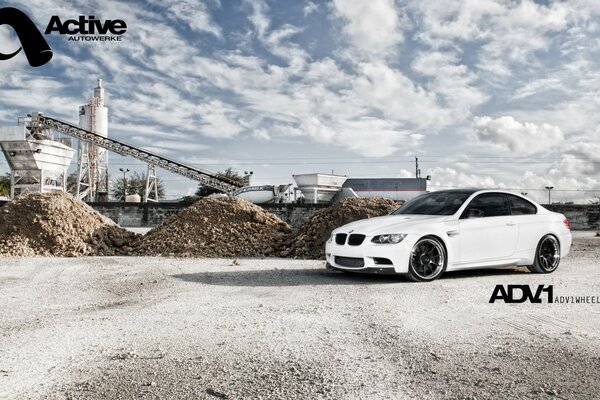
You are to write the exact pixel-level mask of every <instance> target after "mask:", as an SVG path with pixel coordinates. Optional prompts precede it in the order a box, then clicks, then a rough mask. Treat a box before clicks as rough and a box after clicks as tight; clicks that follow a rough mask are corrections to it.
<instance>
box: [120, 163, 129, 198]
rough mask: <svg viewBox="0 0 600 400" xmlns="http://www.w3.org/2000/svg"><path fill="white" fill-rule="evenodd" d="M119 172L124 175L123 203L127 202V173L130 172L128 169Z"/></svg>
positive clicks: (121, 169)
mask: <svg viewBox="0 0 600 400" xmlns="http://www.w3.org/2000/svg"><path fill="white" fill-rule="evenodd" d="M119 171H121V172H122V173H123V201H125V198H126V197H127V176H126V175H127V173H128V172H129V168H127V169H123V168H119Z"/></svg>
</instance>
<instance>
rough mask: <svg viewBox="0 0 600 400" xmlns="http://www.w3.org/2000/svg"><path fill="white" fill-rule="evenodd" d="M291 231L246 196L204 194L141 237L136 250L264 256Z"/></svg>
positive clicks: (158, 253)
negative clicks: (210, 196) (208, 195)
mask: <svg viewBox="0 0 600 400" xmlns="http://www.w3.org/2000/svg"><path fill="white" fill-rule="evenodd" d="M289 233H290V227H289V226H288V225H287V224H286V223H285V222H283V221H282V220H280V219H279V218H277V217H276V216H275V215H273V214H271V213H269V212H267V211H264V210H263V209H262V208H260V207H258V206H256V205H254V204H252V203H250V202H248V201H246V200H244V199H240V198H237V197H215V198H204V199H201V200H199V201H197V202H195V203H194V204H192V205H191V206H190V207H188V208H186V209H185V210H183V211H181V212H180V213H178V214H176V215H174V216H172V217H171V218H169V219H167V220H166V221H165V222H163V224H162V225H160V226H158V227H156V228H154V229H152V230H151V231H150V232H148V233H147V234H146V235H145V236H144V237H143V238H141V239H139V241H138V242H137V243H136V250H135V254H138V255H166V256H198V257H262V256H269V255H273V254H274V252H275V249H276V248H277V247H278V246H279V245H280V243H281V242H282V241H283V240H284V238H285V236H286V235H287V234H289Z"/></svg>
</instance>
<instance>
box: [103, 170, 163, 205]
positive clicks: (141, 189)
mask: <svg viewBox="0 0 600 400" xmlns="http://www.w3.org/2000/svg"><path fill="white" fill-rule="evenodd" d="M125 183H126V184H127V195H130V194H138V195H139V196H140V197H141V198H142V200H143V199H144V195H145V192H146V174H145V173H137V172H134V173H132V174H131V175H130V176H128V177H127V179H126V181H123V178H118V179H117V180H116V181H115V182H114V184H113V188H112V192H111V193H112V196H113V198H114V199H117V200H119V201H124V200H125V194H124V187H125ZM156 186H157V188H158V198H159V199H160V200H162V199H164V198H165V186H164V184H163V182H162V180H160V179H158V180H157V182H156Z"/></svg>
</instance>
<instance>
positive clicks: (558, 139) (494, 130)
mask: <svg viewBox="0 0 600 400" xmlns="http://www.w3.org/2000/svg"><path fill="white" fill-rule="evenodd" d="M473 126H474V128H475V133H476V135H477V138H478V139H479V140H481V141H482V142H484V143H490V144H492V145H496V146H498V147H500V148H504V149H506V150H509V151H512V152H513V154H516V155H523V154H536V153H542V152H544V151H547V150H553V149H556V147H557V146H558V145H560V144H561V143H562V142H563V140H564V135H563V133H562V131H561V130H560V128H558V127H557V126H552V125H549V124H546V123H543V124H541V125H537V124H534V123H531V122H525V123H521V122H519V121H517V120H515V119H514V118H513V117H511V116H503V117H499V118H496V119H492V118H491V117H487V116H486V117H477V118H475V119H474V123H473Z"/></svg>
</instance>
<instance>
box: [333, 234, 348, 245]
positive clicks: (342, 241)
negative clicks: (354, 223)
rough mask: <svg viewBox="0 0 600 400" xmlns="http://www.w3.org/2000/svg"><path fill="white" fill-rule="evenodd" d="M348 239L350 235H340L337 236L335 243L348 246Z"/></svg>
mask: <svg viewBox="0 0 600 400" xmlns="http://www.w3.org/2000/svg"><path fill="white" fill-rule="evenodd" d="M347 237H348V235H346V234H345V233H338V234H337V235H335V242H336V243H337V244H341V245H344V244H346V238H347Z"/></svg>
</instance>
